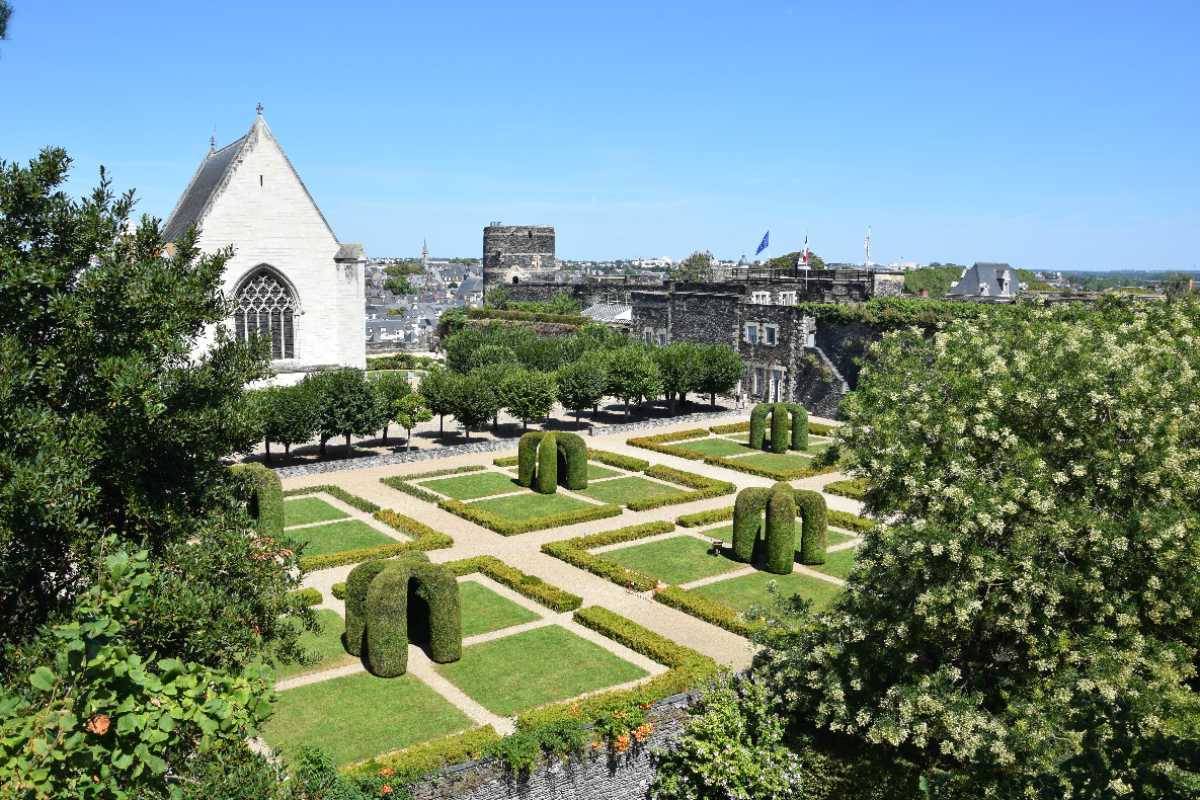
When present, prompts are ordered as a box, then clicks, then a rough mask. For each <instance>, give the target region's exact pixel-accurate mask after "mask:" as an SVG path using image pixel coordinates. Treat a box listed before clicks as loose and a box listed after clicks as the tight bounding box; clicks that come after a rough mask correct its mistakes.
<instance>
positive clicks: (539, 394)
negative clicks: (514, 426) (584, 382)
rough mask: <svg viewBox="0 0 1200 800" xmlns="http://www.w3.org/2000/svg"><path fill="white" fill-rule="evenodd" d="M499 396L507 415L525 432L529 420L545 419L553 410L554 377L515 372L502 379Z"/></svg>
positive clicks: (528, 371)
mask: <svg viewBox="0 0 1200 800" xmlns="http://www.w3.org/2000/svg"><path fill="white" fill-rule="evenodd" d="M500 394H501V397H502V398H503V401H504V407H505V408H506V409H508V413H510V414H512V415H513V416H514V417H516V418H517V419H519V420H521V429H522V430H525V429H526V428H528V427H529V421H530V420H533V419H545V417H546V415H547V414H549V413H550V409H552V408H554V401H555V396H556V387H555V384H554V375H552V374H551V373H549V372H537V371H535V370H526V369H522V370H515V371H513V372H511V373H509V375H508V376H507V377H506V378H505V379H504V383H503V384H502V385H501V387H500Z"/></svg>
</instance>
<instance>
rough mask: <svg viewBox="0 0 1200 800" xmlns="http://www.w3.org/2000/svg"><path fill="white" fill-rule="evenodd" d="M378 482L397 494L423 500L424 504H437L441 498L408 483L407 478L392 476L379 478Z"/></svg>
mask: <svg viewBox="0 0 1200 800" xmlns="http://www.w3.org/2000/svg"><path fill="white" fill-rule="evenodd" d="M379 482H380V483H382V484H384V485H385V486H390V487H391V488H393V489H395V490H396V491H398V492H404V493H405V494H407V495H411V496H412V497H415V498H417V499H418V500H424V501H425V502H426V503H437V502H438V501H439V500H441V499H442V498H441V497H440V496H439V495H436V494H434V493H433V492H431V491H429V490H428V489H423V488H421V487H420V486H417V485H416V484H415V483H409V482H408V479H407V478H401V477H398V476H393V477H391V478H380V479H379Z"/></svg>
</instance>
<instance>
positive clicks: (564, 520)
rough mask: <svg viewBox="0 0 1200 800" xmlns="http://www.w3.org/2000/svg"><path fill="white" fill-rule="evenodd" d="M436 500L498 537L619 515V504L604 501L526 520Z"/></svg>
mask: <svg viewBox="0 0 1200 800" xmlns="http://www.w3.org/2000/svg"><path fill="white" fill-rule="evenodd" d="M436 502H437V505H438V507H439V508H441V509H442V510H443V511H449V512H450V513H451V514H454V515H456V516H459V517H462V518H463V519H465V520H468V521H470V522H474V523H475V524H476V525H481V526H482V527H484V528H487V529H488V530H491V531H495V532H496V533H498V534H500V535H501V536H516V535H517V534H520V533H528V532H529V531H540V530H544V529H546V528H556V527H559V526H566V525H574V524H576V523H578V522H589V521H591V520H594V519H605V518H606V517H616V516H619V515H620V514H621V507H620V506H614V505H609V504H607V503H604V504H597V505H590V504H589V505H588V506H587V507H586V508H577V509H574V510H572V511H565V512H563V513H560V514H548V515H546V516H544V517H530V518H529V519H523V520H514V519H508V518H507V517H502V516H500V515H499V514H494V513H492V512H491V511H486V510H484V509H482V508H478V507H476V506H474V505H472V504H471V503H464V502H463V501H461V500H454V499H452V498H446V499H442V500H437V501H436Z"/></svg>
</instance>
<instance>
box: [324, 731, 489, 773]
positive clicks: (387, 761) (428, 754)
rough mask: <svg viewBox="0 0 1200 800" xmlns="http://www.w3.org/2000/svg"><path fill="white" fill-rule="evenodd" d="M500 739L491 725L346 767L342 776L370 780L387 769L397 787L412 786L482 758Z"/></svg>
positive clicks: (342, 770)
mask: <svg viewBox="0 0 1200 800" xmlns="http://www.w3.org/2000/svg"><path fill="white" fill-rule="evenodd" d="M501 738H502V737H501V736H500V734H498V733H496V729H495V728H493V727H492V726H491V725H483V726H481V727H478V728H471V729H469V730H465V731H462V732H461V733H452V734H450V735H449V736H443V737H441V738H438V739H431V740H429V741H427V742H421V743H420V744H414V745H412V746H410V747H406V748H404V749H403V750H396V751H393V752H391V753H383V754H381V755H377V756H374V757H372V758H369V759H367V760H366V761H358V762H355V763H353V764H347V765H346V766H344V767H342V769H341V772H342V773H343V774H345V775H350V776H352V777H363V778H367V777H374V776H376V775H379V774H380V772H381V771H382V770H385V769H387V770H391V771H392V772H393V773H394V775H393V780H394V781H395V782H396V783H397V784H404V783H412V782H414V781H418V780H420V779H421V778H424V777H425V776H427V775H430V774H432V773H434V772H437V771H438V770H441V769H443V768H445V767H449V766H452V765H454V764H459V763H462V762H464V761H472V760H474V759H477V758H479V757H480V756H482V755H483V754H484V753H485V752H486V751H487V750H488V748H490V747H491V746H492V745H494V744H495V743H496V742H498V741H500V739H501Z"/></svg>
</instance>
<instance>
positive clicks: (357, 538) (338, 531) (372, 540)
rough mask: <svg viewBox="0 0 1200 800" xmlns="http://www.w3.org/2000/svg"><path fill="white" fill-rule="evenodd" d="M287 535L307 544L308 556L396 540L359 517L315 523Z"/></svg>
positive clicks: (306, 551)
mask: <svg viewBox="0 0 1200 800" xmlns="http://www.w3.org/2000/svg"><path fill="white" fill-rule="evenodd" d="M287 535H288V537H290V538H292V539H295V540H296V541H298V542H303V543H304V544H305V548H304V555H306V556H321V555H325V554H326V553H340V552H341V551H343V550H357V549H358V548H360V547H374V546H375V545H379V544H391V543H394V542H395V541H396V539H393V538H392V537H390V536H385V535H384V534H382V533H380V532H379V531H377V530H375V529H374V528H372V527H371V526H370V525H368V524H367V523H365V522H362V521H361V520H357V519H347V520H342V521H341V522H330V523H328V524H326V525H314V526H312V527H311V528H298V529H296V530H293V531H288V532H287Z"/></svg>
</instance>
